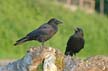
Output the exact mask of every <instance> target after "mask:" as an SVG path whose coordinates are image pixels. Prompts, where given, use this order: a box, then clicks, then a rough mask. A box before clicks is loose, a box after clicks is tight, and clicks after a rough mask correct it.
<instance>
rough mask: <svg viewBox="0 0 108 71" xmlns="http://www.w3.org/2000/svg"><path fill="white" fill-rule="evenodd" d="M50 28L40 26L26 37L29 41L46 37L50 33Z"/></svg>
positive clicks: (46, 25) (45, 25)
mask: <svg viewBox="0 0 108 71" xmlns="http://www.w3.org/2000/svg"><path fill="white" fill-rule="evenodd" d="M52 30H53V29H52V27H51V26H50V25H48V24H43V25H41V26H40V27H39V28H38V29H36V30H34V31H32V32H30V33H29V34H27V36H28V37H29V38H31V39H34V38H36V37H39V36H44V35H48V34H49V33H50V32H51V31H52Z"/></svg>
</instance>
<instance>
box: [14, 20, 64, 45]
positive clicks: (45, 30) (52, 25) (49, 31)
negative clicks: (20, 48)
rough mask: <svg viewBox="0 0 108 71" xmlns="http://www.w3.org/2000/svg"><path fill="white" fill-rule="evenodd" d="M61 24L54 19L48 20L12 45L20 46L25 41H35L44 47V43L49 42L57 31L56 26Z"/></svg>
mask: <svg viewBox="0 0 108 71" xmlns="http://www.w3.org/2000/svg"><path fill="white" fill-rule="evenodd" d="M60 23H62V22H61V21H59V20H57V19H56V18H52V19H50V20H49V21H48V22H47V23H45V24H43V25H41V26H40V27H39V28H37V29H35V30H34V31H32V32H30V33H29V34H27V35H26V36H25V37H23V38H21V39H19V40H17V41H16V43H15V44H14V45H18V44H22V43H24V42H27V41H31V40H36V41H39V42H41V43H42V46H43V45H44V42H45V41H47V40H49V39H50V38H51V37H52V36H53V35H54V34H55V33H56V32H57V31H58V24H60Z"/></svg>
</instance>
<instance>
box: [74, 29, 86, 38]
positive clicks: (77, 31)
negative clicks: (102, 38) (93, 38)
mask: <svg viewBox="0 0 108 71" xmlns="http://www.w3.org/2000/svg"><path fill="white" fill-rule="evenodd" d="M74 30H75V33H78V34H80V35H81V36H84V34H83V29H82V28H80V27H76V28H75V29H74Z"/></svg>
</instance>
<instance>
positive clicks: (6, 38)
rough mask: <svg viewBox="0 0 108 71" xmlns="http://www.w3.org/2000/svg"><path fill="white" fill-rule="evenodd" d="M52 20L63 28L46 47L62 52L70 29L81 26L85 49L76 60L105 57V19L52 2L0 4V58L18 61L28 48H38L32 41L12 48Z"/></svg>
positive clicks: (31, 0)
mask: <svg viewBox="0 0 108 71" xmlns="http://www.w3.org/2000/svg"><path fill="white" fill-rule="evenodd" d="M52 17H55V18H58V19H61V20H62V21H63V22H64V25H59V31H58V32H57V34H56V35H55V36H54V37H53V38H51V39H50V40H49V41H47V42H46V44H45V45H47V46H52V47H55V48H58V49H60V50H61V51H62V52H64V51H65V47H66V42H67V40H68V38H69V37H70V36H71V35H72V34H73V32H74V31H73V29H74V28H75V27H76V26H80V27H82V28H83V30H84V37H85V48H84V49H83V50H82V51H81V52H80V53H79V54H78V56H79V57H88V56H93V55H108V38H107V36H108V33H107V32H108V28H107V23H108V18H107V17H105V16H100V15H99V14H97V13H94V14H92V15H89V14H86V13H84V12H82V11H80V10H78V11H76V12H71V11H70V10H69V9H66V8H64V7H63V5H61V4H60V5H59V4H58V3H56V2H55V1H54V2H50V1H48V0H47V1H46V0H44V1H42V0H9V1H8V0H0V58H19V57H22V56H24V54H25V53H26V50H27V49H28V48H29V47H30V46H40V43H38V42H35V41H31V42H27V43H25V44H23V45H20V46H16V47H15V46H13V44H14V43H15V41H16V40H17V39H19V38H21V37H23V36H25V35H26V34H27V33H29V32H30V31H32V30H33V29H36V28H38V27H39V26H40V25H41V24H43V23H45V22H47V21H48V20H49V19H50V18H52Z"/></svg>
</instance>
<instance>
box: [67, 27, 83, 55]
mask: <svg viewBox="0 0 108 71" xmlns="http://www.w3.org/2000/svg"><path fill="white" fill-rule="evenodd" d="M83 36H84V34H83V30H82V29H81V28H79V27H77V28H76V29H75V33H74V34H73V35H72V36H71V37H70V38H69V40H68V42H67V47H66V51H65V55H71V56H73V55H76V53H78V52H79V51H80V50H81V49H82V48H84V38H83Z"/></svg>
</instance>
